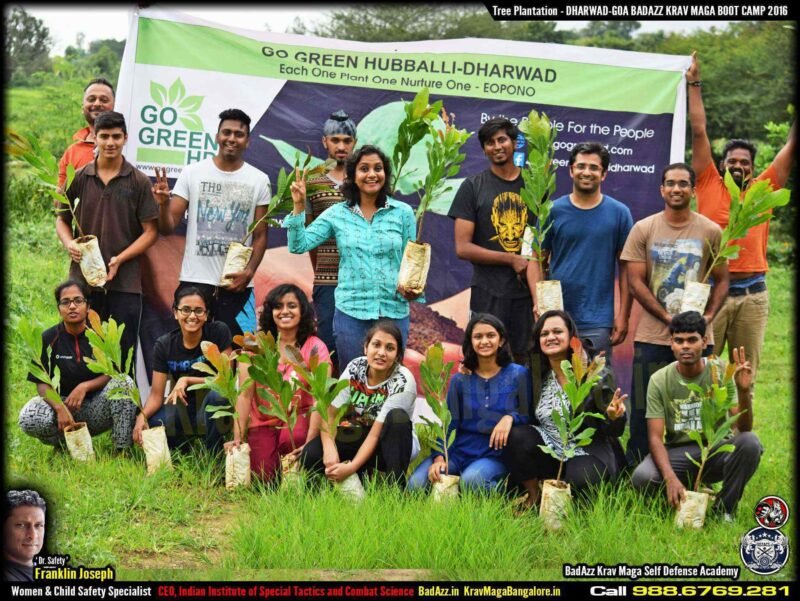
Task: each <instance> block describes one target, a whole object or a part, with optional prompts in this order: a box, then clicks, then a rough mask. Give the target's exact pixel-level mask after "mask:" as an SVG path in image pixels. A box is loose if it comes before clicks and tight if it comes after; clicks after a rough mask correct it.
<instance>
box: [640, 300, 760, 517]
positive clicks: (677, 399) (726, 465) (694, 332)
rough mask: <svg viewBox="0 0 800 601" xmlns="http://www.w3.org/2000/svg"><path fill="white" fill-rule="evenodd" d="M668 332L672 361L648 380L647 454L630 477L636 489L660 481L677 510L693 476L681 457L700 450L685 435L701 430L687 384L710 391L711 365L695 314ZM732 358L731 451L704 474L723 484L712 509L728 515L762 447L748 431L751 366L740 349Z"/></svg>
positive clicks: (700, 319)
mask: <svg viewBox="0 0 800 601" xmlns="http://www.w3.org/2000/svg"><path fill="white" fill-rule="evenodd" d="M669 329H670V335H671V337H672V352H673V353H674V354H675V358H676V359H677V361H675V362H674V363H671V364H669V365H667V366H666V367H664V368H662V369H660V370H658V371H657V372H656V373H654V374H653V376H652V377H651V378H650V384H649V385H648V387H647V416H646V417H647V436H648V442H649V445H650V454H649V455H648V456H647V457H646V458H645V459H644V461H642V463H641V464H640V465H639V467H637V468H636V471H634V473H633V477H632V478H633V486H634V488H639V489H643V488H647V487H650V486H653V485H659V484H661V483H662V482H663V483H664V484H666V492H667V500H668V501H669V503H670V504H671V505H673V506H675V507H677V506H678V505H679V504H680V501H681V499H682V498H683V497H684V493H685V491H686V487H687V486H691V484H692V483H693V482H694V479H695V478H696V476H697V471H698V468H697V466H696V465H695V464H694V463H692V462H691V461H689V459H688V458H687V456H686V454H687V453H688V454H689V455H691V456H692V457H694V459H696V460H699V458H700V448H699V447H698V446H697V444H696V443H694V442H692V440H691V439H690V438H689V436H688V432H689V431H693V430H694V431H702V424H701V423H700V418H699V411H696V410H695V409H699V399H698V398H697V397H696V395H695V394H694V393H693V392H691V391H690V390H689V389H688V387H687V384H697V385H698V386H700V387H701V388H705V387H707V386H709V385H710V384H711V367H712V360H709V359H705V358H703V357H702V356H701V355H702V353H703V349H704V348H705V346H706V320H705V319H704V318H703V317H702V316H701V315H700V314H699V313H697V312H695V311H687V312H685V313H679V314H678V315H676V316H675V317H673V318H672V322H671V323H670V326H669ZM733 357H734V362H735V363H736V371H735V373H734V376H733V381H732V382H729V383H728V397H729V398H733V396H734V394H736V398H737V399H738V405H737V407H735V408H733V409H732V410H731V415H736V414H738V415H739V419H738V420H737V421H736V422H735V423H734V429H735V430H734V431H735V434H734V435H733V437H732V438H728V439H726V440H724V441H723V443H721V444H733V446H734V447H735V450H734V451H733V452H731V453H719V454H717V455H714V456H713V457H711V458H710V459H709V460H708V462H707V463H706V465H705V467H704V469H703V481H704V482H706V483H712V482H719V481H720V480H721V481H722V490H721V491H720V493H719V495H718V497H717V501H716V503H715V505H714V507H713V508H712V510H713V511H717V512H721V513H723V514H726V515H727V516H730V515H731V514H733V512H734V511H735V510H736V505H737V504H738V502H739V499H741V497H742V493H743V492H744V487H745V485H746V484H747V482H748V481H749V480H750V478H751V477H752V476H753V474H754V473H755V471H756V468H758V464H759V462H760V461H761V453H762V448H761V443H760V441H759V440H758V437H757V436H756V435H755V434H754V433H753V432H752V429H753V407H752V403H751V392H752V390H751V387H752V379H753V372H752V368H751V366H750V362H749V361H745V354H744V347H741V348H739V349H734V350H733ZM734 382H735V387H734ZM665 431H666V437H665V436H664V433H665ZM726 519H727V518H726Z"/></svg>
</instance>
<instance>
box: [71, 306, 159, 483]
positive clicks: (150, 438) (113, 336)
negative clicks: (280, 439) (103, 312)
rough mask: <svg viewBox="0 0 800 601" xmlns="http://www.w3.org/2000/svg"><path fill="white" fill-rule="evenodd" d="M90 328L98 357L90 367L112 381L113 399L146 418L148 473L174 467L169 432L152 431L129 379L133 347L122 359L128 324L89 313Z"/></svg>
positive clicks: (88, 332)
mask: <svg viewBox="0 0 800 601" xmlns="http://www.w3.org/2000/svg"><path fill="white" fill-rule="evenodd" d="M89 325H90V326H91V327H90V328H88V329H87V330H86V338H87V339H88V340H89V345H90V346H91V347H92V355H94V358H92V357H85V358H84V361H85V362H86V366H87V367H88V368H89V370H90V371H92V372H94V373H96V374H102V375H104V376H108V377H109V378H111V386H110V389H109V392H108V398H109V399H110V400H117V399H123V400H128V401H130V402H132V403H133V404H134V405H136V408H137V409H138V411H139V413H141V414H142V415H143V416H144V418H145V419H144V426H143V430H142V446H143V448H144V452H145V458H146V461H147V473H148V474H152V473H154V472H155V471H156V470H158V468H159V467H162V466H164V467H168V468H171V467H172V460H171V459H170V456H169V447H168V446H167V437H166V433H165V432H164V430H163V429H156V428H154V429H152V430H151V429H150V428H149V426H148V423H147V416H146V415H145V414H144V407H143V406H142V399H141V393H140V392H139V388H138V387H137V386H136V383H135V381H134V379H133V378H131V377H129V376H128V374H129V373H131V374H133V373H134V372H133V369H132V368H133V350H134V349H133V347H131V348H130V349H129V350H128V357H127V358H126V360H125V362H124V363H123V360H122V334H123V332H124V331H125V324H117V322H116V321H115V320H114V318H109V319H108V321H107V322H103V321H101V320H100V316H99V315H98V314H97V312H95V311H93V310H89ZM134 377H135V376H134Z"/></svg>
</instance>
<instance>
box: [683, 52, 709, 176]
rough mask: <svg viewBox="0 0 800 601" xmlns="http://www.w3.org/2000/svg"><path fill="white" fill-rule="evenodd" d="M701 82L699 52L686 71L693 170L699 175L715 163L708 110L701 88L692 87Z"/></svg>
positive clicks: (693, 55) (693, 57)
mask: <svg viewBox="0 0 800 601" xmlns="http://www.w3.org/2000/svg"><path fill="white" fill-rule="evenodd" d="M699 81H700V65H699V64H698V62H697V51H695V52H692V64H691V65H690V66H689V68H688V69H687V70H686V84H687V85H688V87H689V92H688V95H689V124H690V125H691V126H692V168H693V169H694V170H695V173H697V174H698V175H699V174H701V173H702V172H703V171H705V169H706V168H708V166H709V165H710V164H713V163H714V156H713V155H712V154H711V142H710V141H709V139H708V132H707V131H706V109H705V107H704V106H703V95H702V94H701V93H700V89H701V88H700V86H698V85H692V83H694V82H699Z"/></svg>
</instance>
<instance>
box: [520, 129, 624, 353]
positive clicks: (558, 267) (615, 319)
mask: <svg viewBox="0 0 800 601" xmlns="http://www.w3.org/2000/svg"><path fill="white" fill-rule="evenodd" d="M608 163H609V155H608V150H606V148H605V146H603V145H602V144H600V143H599V142H581V143H580V144H576V145H575V147H574V148H573V149H572V152H571V153H570V157H569V176H570V177H571V178H572V193H571V194H567V195H566V196H562V197H561V198H558V199H556V200H555V201H554V202H553V209H552V211H551V213H550V218H549V222H550V223H552V227H551V229H550V230H549V231H548V233H547V237H546V239H545V241H544V244H543V245H542V250H543V251H544V253H545V255H546V257H547V261H548V262H549V279H553V280H559V281H560V282H561V291H562V295H563V300H564V309H565V310H566V311H567V312H568V313H569V314H570V315H572V317H573V319H575V323H576V325H577V326H578V333H579V335H580V337H581V338H589V339H590V340H591V341H592V344H593V345H594V348H595V349H596V350H598V351H601V350H602V351H605V352H606V357H608V358H609V359H610V358H611V347H612V346H614V345H617V344H620V343H621V342H623V341H624V340H625V336H626V335H627V333H628V320H629V318H630V314H631V304H632V301H633V298H632V297H631V295H630V292H629V289H628V279H627V277H626V267H625V263H624V262H623V261H620V260H619V255H620V253H621V252H622V247H623V246H624V245H625V239H626V238H627V237H628V232H630V231H631V228H632V227H633V217H632V216H631V212H630V210H629V209H628V207H626V206H625V205H624V204H622V203H621V202H619V201H618V200H615V199H613V198H611V197H610V196H607V195H605V194H603V192H602V191H601V190H600V186H601V184H602V183H603V181H604V180H605V179H606V175H607V174H608ZM617 263H619V309H618V310H617V313H616V315H615V314H614V269H615V267H616V265H617ZM536 266H537V264H536V262H535V261H534V262H533V264H532V267H533V268H535V267H536ZM532 271H535V275H534V280H535V279H537V278H538V277H539V276H540V274H539V272H538V269H532ZM535 303H536V301H535V299H534V312H535V313H536V314H537V317H538V307H537V306H536V304H535Z"/></svg>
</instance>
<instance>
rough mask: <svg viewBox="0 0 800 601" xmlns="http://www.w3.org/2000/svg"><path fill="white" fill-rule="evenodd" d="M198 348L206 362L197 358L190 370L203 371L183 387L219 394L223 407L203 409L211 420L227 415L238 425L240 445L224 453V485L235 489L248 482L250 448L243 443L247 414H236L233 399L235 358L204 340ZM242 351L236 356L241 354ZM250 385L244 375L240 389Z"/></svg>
mask: <svg viewBox="0 0 800 601" xmlns="http://www.w3.org/2000/svg"><path fill="white" fill-rule="evenodd" d="M200 350H201V351H202V353H203V357H205V359H206V361H208V363H206V362H204V361H197V362H196V363H193V364H192V369H195V370H197V371H199V372H202V373H204V374H206V377H205V378H203V381H202V382H201V383H199V384H192V385H191V386H189V387H188V388H187V390H203V389H207V390H212V391H214V392H216V393H217V394H219V395H220V396H221V397H222V398H223V399H224V400H225V401H227V403H228V404H227V406H224V405H223V406H213V405H211V406H208V407H206V411H207V412H209V413H211V418H212V419H220V418H223V417H230V418H232V419H233V420H235V421H236V423H237V424H238V425H239V432H240V435H241V444H240V445H239V446H238V447H236V448H234V449H232V450H231V452H230V453H227V454H226V455H225V488H229V489H230V488H235V487H236V486H240V485H241V486H249V485H250V447H249V445H248V444H247V425H248V422H249V419H250V414H249V413H248V414H247V415H245V416H244V417H242V416H240V415H239V413H238V412H237V410H236V400H237V399H238V397H239V390H240V388H239V386H238V380H239V379H238V374H237V372H236V369H235V368H234V363H235V361H236V358H237V357H236V355H235V354H233V353H232V354H230V355H228V354H226V353H223V352H221V351H220V350H219V347H218V346H217V345H216V344H214V343H213V342H210V341H208V340H203V341H202V342H201V343H200ZM244 356H245V355H244V354H242V355H240V357H244ZM249 385H250V379H249V378H246V379H245V381H244V382H243V384H242V386H241V390H244V389H245V388H247V387H248V386H249Z"/></svg>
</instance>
